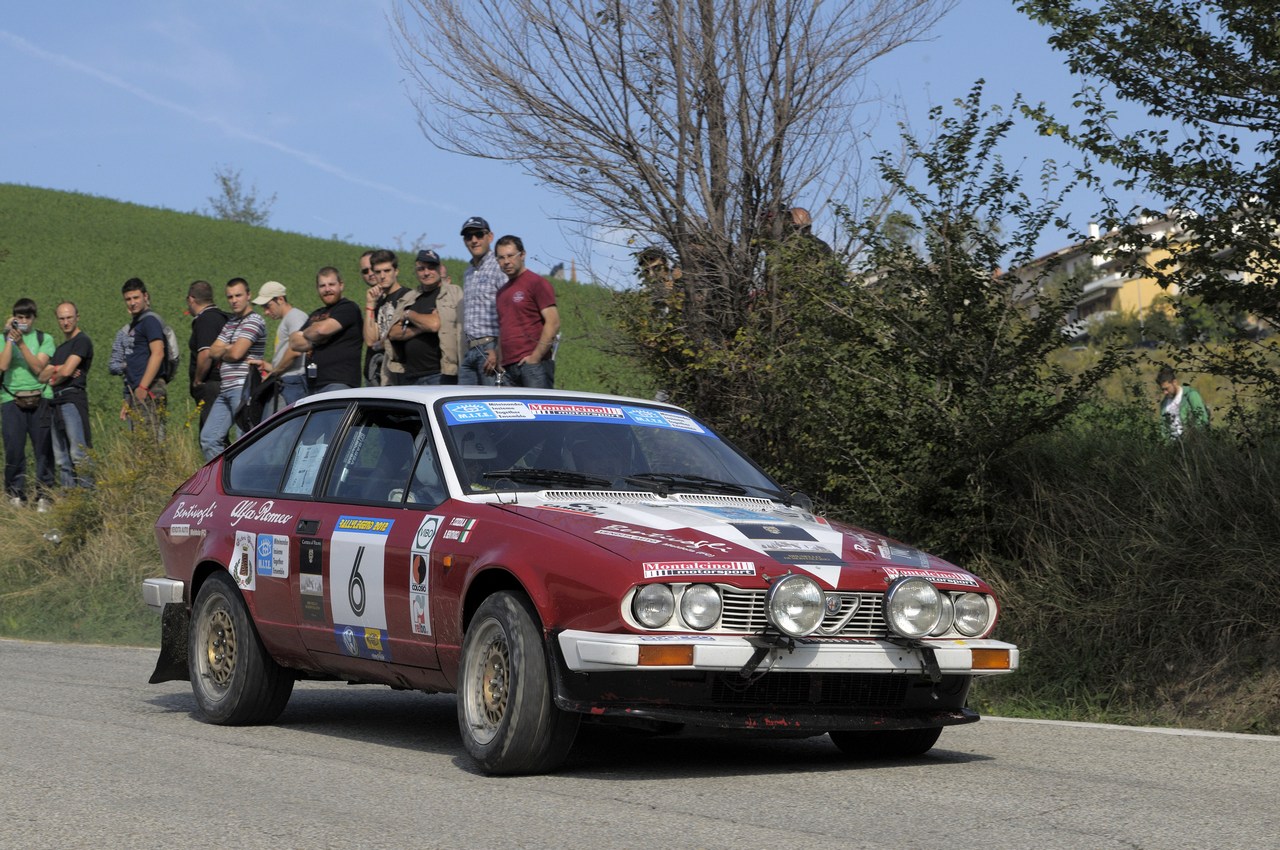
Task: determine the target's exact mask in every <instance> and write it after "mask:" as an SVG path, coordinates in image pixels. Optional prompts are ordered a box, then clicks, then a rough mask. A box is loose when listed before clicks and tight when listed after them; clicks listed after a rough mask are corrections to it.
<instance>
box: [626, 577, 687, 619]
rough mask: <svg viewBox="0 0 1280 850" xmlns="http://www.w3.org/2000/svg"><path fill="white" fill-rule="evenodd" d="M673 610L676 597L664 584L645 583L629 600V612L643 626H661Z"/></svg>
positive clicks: (674, 609) (674, 610) (669, 617)
mask: <svg viewBox="0 0 1280 850" xmlns="http://www.w3.org/2000/svg"><path fill="white" fill-rule="evenodd" d="M675 612H676V598H675V596H674V595H672V593H671V588H669V587H667V586H666V585H665V584H646V585H645V586H644V587H642V588H640V589H639V590H637V591H636V595H635V597H634V598H632V600H631V613H632V614H634V615H635V618H636V622H638V623H639V624H640V625H642V626H644V627H645V628H649V629H658V628H662V627H663V626H665V625H666V624H667V623H668V622H670V621H671V615H672V614H674V613H675Z"/></svg>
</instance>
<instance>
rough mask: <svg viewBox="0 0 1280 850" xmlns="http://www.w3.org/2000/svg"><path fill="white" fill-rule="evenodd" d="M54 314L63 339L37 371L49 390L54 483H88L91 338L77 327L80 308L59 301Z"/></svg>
mask: <svg viewBox="0 0 1280 850" xmlns="http://www.w3.org/2000/svg"><path fill="white" fill-rule="evenodd" d="M56 315H57V317H58V327H59V328H60V329H61V330H62V335H63V337H64V339H63V342H62V344H61V345H59V346H58V347H57V348H56V349H55V350H54V352H53V357H52V358H51V359H50V360H49V363H48V365H47V366H45V367H44V369H43V370H42V371H41V372H40V380H41V381H43V382H44V383H46V384H48V385H49V387H50V388H51V389H52V390H53V399H52V401H51V405H52V409H51V412H50V417H49V419H50V436H51V439H52V443H53V459H54V462H55V463H56V464H57V466H58V483H59V484H61V485H62V486H63V487H92V486H93V478H92V477H91V476H90V475H89V472H88V468H89V454H88V451H87V450H88V449H90V448H93V437H92V435H91V434H90V430H89V386H88V377H89V369H90V368H92V366H93V342H92V341H91V340H90V339H89V335H88V334H87V333H85V332H84V331H82V330H81V329H80V311H79V309H77V308H76V305H75V304H74V303H72V302H70V301H63V302H62V303H61V304H59V305H58V309H57V313H56Z"/></svg>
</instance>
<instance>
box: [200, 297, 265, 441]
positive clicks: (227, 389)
mask: <svg viewBox="0 0 1280 850" xmlns="http://www.w3.org/2000/svg"><path fill="white" fill-rule="evenodd" d="M227 305H228V306H229V307H231V318H229V319H227V323H226V324H225V325H223V326H222V330H221V331H219V332H218V338H217V339H215V340H214V341H213V345H211V346H209V357H210V359H212V360H214V361H216V362H217V363H218V378H219V380H221V381H222V389H221V390H220V391H219V393H218V397H217V398H216V399H215V400H214V402H213V409H212V410H211V411H209V418H208V419H206V420H205V423H204V427H203V428H201V429H200V449H201V450H202V451H203V452H204V459H205V460H212V459H213V458H215V457H216V456H217V455H218V453H219V452H221V451H222V450H223V449H225V448H226V447H227V434H228V433H229V432H230V431H231V426H232V425H233V424H234V422H235V414H236V408H237V407H239V406H240V399H241V397H242V396H243V395H244V387H245V381H246V379H247V378H248V377H249V370H250V369H252V368H253V367H252V366H250V365H249V361H250V360H258V361H261V360H262V357H263V355H265V354H266V348H267V323H266V322H264V321H263V320H262V316H260V315H258V313H256V312H254V309H253V304H252V303H250V301H249V283H248V281H246V280H245V279H244V278H242V277H233V278H232V279H231V280H229V281H227Z"/></svg>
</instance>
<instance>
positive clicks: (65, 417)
mask: <svg viewBox="0 0 1280 850" xmlns="http://www.w3.org/2000/svg"><path fill="white" fill-rule="evenodd" d="M50 409H51V411H52V413H51V415H50V420H51V422H52V425H53V427H52V429H51V431H52V438H53V460H54V462H55V463H56V464H57V465H58V483H59V484H61V485H62V486H63V487H92V486H93V478H92V477H91V476H90V475H89V473H88V471H87V470H88V467H89V453H88V451H86V450H85V445H86V444H87V442H88V441H87V439H86V437H85V426H86V425H87V424H88V423H86V422H85V421H84V419H83V418H82V417H81V415H80V408H79V407H77V406H76V404H75V403H74V402H70V401H68V402H65V403H63V404H54V405H50Z"/></svg>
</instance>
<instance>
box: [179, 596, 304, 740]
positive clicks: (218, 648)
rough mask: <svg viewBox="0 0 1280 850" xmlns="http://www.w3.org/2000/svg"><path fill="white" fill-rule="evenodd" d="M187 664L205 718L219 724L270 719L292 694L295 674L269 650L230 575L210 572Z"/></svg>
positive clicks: (200, 599)
mask: <svg viewBox="0 0 1280 850" xmlns="http://www.w3.org/2000/svg"><path fill="white" fill-rule="evenodd" d="M187 664H188V666H189V668H190V670H191V691H192V693H194V694H195V697H196V705H197V706H198V708H199V711H200V714H201V716H202V717H203V719H204V720H206V721H208V722H209V723H214V724H217V725H219V726H251V725H256V724H262V723H271V722H273V721H274V720H275V719H276V718H277V717H279V716H280V712H282V711H284V707H285V704H286V703H288V702H289V695H290V694H292V693H293V681H294V677H293V674H292V673H290V672H289V671H288V670H286V669H285V668H283V667H281V666H280V665H279V664H277V663H276V662H275V659H273V658H272V657H271V656H270V655H269V654H267V651H266V649H265V648H264V647H263V646H262V640H261V639H260V638H259V637H258V630H257V629H255V628H254V627H253V622H252V621H251V620H250V619H249V611H248V609H247V608H246V607H245V604H244V600H243V599H242V598H241V597H240V591H239V590H238V589H237V588H236V586H235V584H234V583H233V582H232V581H231V578H230V577H229V576H228V575H227V574H226V573H215V574H213V575H211V576H209V579H208V580H207V581H206V582H205V583H204V585H203V586H202V587H201V588H200V592H199V594H197V595H196V601H195V605H194V606H193V608H192V611H191V628H190V631H189V632H188V638H187Z"/></svg>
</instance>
